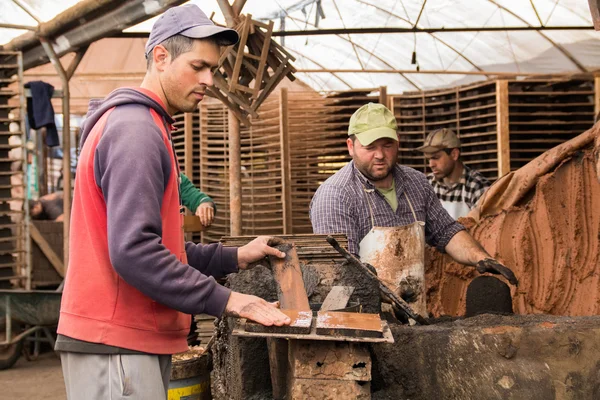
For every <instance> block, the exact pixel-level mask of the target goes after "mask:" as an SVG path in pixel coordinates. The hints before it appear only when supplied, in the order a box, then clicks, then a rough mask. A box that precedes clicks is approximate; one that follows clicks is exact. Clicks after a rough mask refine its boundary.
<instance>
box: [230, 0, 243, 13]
mask: <svg viewBox="0 0 600 400" xmlns="http://www.w3.org/2000/svg"><path fill="white" fill-rule="evenodd" d="M244 4H246V0H235V1H234V2H233V5H232V6H231V8H232V9H233V15H235V16H236V17H237V16H239V15H240V14H241V12H242V8H244Z"/></svg>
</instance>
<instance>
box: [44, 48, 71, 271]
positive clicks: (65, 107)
mask: <svg viewBox="0 0 600 400" xmlns="http://www.w3.org/2000/svg"><path fill="white" fill-rule="evenodd" d="M40 42H41V43H42V46H43V47H44V50H45V51H46V54H47V55H48V58H49V59H50V62H52V64H53V65H54V68H55V69H56V72H57V73H58V75H59V77H60V80H61V82H62V90H63V97H62V114H63V128H62V137H63V146H62V147H63V208H64V216H65V217H64V222H63V265H64V267H65V276H66V274H67V269H68V268H69V232H70V224H71V121H70V118H71V112H70V104H69V100H70V99H69V96H70V93H69V77H68V76H67V72H66V71H65V69H64V68H63V66H62V64H61V63H60V59H59V58H58V56H57V55H56V53H55V52H54V49H53V48H52V45H51V44H50V43H49V42H48V41H47V40H46V39H42V38H40Z"/></svg>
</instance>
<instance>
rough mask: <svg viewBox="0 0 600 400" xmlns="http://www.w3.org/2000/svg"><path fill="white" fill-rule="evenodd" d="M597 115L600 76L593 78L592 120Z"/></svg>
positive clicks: (599, 97)
mask: <svg viewBox="0 0 600 400" xmlns="http://www.w3.org/2000/svg"><path fill="white" fill-rule="evenodd" d="M599 1H600V0H599ZM599 113H600V76H595V77H594V118H596V117H597V116H598V114H599Z"/></svg>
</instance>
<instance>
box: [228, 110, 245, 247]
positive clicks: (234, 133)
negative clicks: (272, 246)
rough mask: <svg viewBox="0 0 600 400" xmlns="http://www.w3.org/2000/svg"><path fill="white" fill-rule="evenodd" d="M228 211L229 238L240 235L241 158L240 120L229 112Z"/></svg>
mask: <svg viewBox="0 0 600 400" xmlns="http://www.w3.org/2000/svg"><path fill="white" fill-rule="evenodd" d="M228 116H229V209H230V213H231V221H230V227H231V236H240V235H241V234H242V157H241V143H240V120H239V119H238V118H237V117H236V116H235V114H234V113H233V111H231V110H229V112H228Z"/></svg>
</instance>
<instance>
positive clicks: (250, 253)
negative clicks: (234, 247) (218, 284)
mask: <svg viewBox="0 0 600 400" xmlns="http://www.w3.org/2000/svg"><path fill="white" fill-rule="evenodd" d="M281 243H283V241H282V240H281V239H279V238H275V237H270V236H259V237H257V238H256V239H254V240H253V241H251V242H250V243H248V244H247V245H245V246H242V247H240V248H239V249H238V268H239V269H251V268H253V267H255V266H256V265H257V264H256V262H257V261H261V260H262V259H263V258H265V257H267V256H275V257H279V258H285V253H284V252H282V251H279V250H277V249H276V248H275V247H272V246H276V245H278V244H281Z"/></svg>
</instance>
